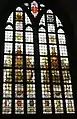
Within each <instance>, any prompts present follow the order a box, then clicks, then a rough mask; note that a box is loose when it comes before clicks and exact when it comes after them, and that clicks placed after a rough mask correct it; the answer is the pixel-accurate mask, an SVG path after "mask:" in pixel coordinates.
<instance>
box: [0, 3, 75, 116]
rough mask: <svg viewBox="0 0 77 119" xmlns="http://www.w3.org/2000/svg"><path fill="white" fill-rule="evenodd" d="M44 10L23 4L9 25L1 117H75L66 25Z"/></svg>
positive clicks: (42, 7) (41, 5)
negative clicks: (21, 115) (9, 115)
mask: <svg viewBox="0 0 77 119" xmlns="http://www.w3.org/2000/svg"><path fill="white" fill-rule="evenodd" d="M43 9H45V5H43V4H41V3H38V2H36V1H32V2H31V3H24V5H23V6H22V7H21V6H18V7H17V8H16V11H15V12H12V13H11V14H10V16H9V18H8V20H7V22H6V27H5V39H4V61H3V97H2V114H25V115H26V114H40V113H41V114H51V115H52V114H54V113H55V114H65V113H75V108H74V100H73V92H72V82H71V74H70V66H69V59H68V51H67V44H66V37H65V32H64V31H63V25H62V24H61V21H60V20H59V19H58V17H57V16H56V15H55V14H54V13H53V11H52V10H51V9H47V10H46V9H45V10H43ZM40 13H41V14H40ZM40 15H41V16H40ZM31 16H33V17H31ZM39 18H40V19H39ZM38 20H39V22H38ZM36 21H37V23H36Z"/></svg>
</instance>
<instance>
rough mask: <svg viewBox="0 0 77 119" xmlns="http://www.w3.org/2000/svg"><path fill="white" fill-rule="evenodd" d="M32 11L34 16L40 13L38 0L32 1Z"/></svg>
mask: <svg viewBox="0 0 77 119" xmlns="http://www.w3.org/2000/svg"><path fill="white" fill-rule="evenodd" d="M31 13H32V14H33V16H34V17H36V16H37V14H38V4H37V2H36V1H33V2H32V3H31Z"/></svg>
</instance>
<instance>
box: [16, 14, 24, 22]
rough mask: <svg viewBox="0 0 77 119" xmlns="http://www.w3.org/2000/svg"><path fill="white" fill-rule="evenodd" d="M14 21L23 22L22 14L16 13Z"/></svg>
mask: <svg viewBox="0 0 77 119" xmlns="http://www.w3.org/2000/svg"><path fill="white" fill-rule="evenodd" d="M16 20H17V21H22V20H23V13H22V12H16Z"/></svg>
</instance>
